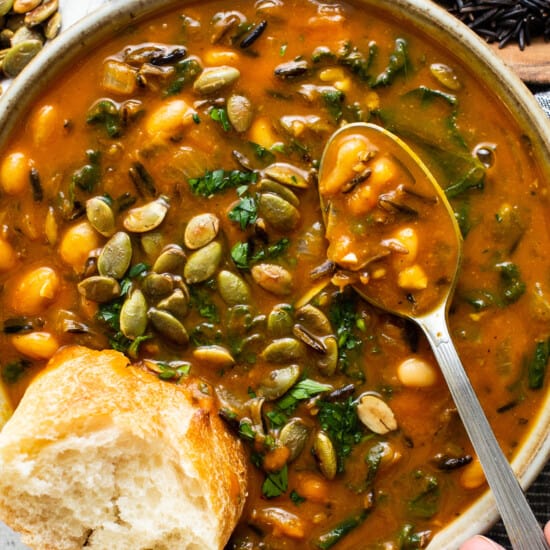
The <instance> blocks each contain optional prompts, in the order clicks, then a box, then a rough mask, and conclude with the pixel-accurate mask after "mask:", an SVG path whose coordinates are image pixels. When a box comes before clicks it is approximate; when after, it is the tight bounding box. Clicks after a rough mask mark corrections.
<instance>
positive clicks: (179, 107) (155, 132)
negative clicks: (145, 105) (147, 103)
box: [145, 99, 196, 139]
mask: <svg viewBox="0 0 550 550" xmlns="http://www.w3.org/2000/svg"><path fill="white" fill-rule="evenodd" d="M195 113H196V111H195V110H194V109H193V108H192V107H191V106H190V105H188V104H187V103H186V102H185V101H184V100H183V99H173V100H171V101H167V102H166V103H163V104H162V105H161V106H160V107H158V108H157V109H156V110H154V111H153V112H152V113H151V114H150V115H149V117H148V118H147V120H146V121H145V129H146V131H147V133H148V134H149V135H150V136H151V137H158V138H161V139H170V138H171V137H174V136H175V135H176V134H178V133H179V132H181V131H182V130H183V129H184V128H185V127H186V126H189V125H190V124H193V115H194V114H195Z"/></svg>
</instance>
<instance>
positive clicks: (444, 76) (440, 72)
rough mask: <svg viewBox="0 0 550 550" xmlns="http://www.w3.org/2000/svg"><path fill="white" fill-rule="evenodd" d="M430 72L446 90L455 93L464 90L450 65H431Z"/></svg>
mask: <svg viewBox="0 0 550 550" xmlns="http://www.w3.org/2000/svg"><path fill="white" fill-rule="evenodd" d="M430 72H431V73H432V75H433V76H434V77H435V79H436V80H437V81H438V82H439V83H440V84H443V86H445V88H448V89H449V90H453V91H455V92H456V91H457V90H460V88H462V84H461V83H460V80H459V79H458V76H457V75H456V73H455V72H454V71H453V69H452V68H451V67H449V66H448V65H445V64H444V63H432V64H431V65H430Z"/></svg>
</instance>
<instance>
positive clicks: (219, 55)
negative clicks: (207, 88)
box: [202, 48, 239, 67]
mask: <svg viewBox="0 0 550 550" xmlns="http://www.w3.org/2000/svg"><path fill="white" fill-rule="evenodd" d="M202 59H203V61H204V63H205V65H211V66H213V67H216V66H219V65H233V66H234V65H235V64H237V63H238V62H239V54H238V53H237V52H234V51H231V50H222V49H215V48H212V49H210V50H208V51H207V52H206V53H205V54H204V55H203V56H202Z"/></svg>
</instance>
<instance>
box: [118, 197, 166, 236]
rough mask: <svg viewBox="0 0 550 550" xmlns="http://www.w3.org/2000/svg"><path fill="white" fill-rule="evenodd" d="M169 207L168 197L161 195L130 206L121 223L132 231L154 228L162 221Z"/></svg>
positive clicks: (139, 231) (140, 231)
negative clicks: (146, 201) (152, 199)
mask: <svg viewBox="0 0 550 550" xmlns="http://www.w3.org/2000/svg"><path fill="white" fill-rule="evenodd" d="M169 208H170V204H169V202H168V198H167V197H164V196H161V197H159V198H158V199H156V200H154V201H151V202H149V203H147V204H144V205H143V206H138V207H137V208H132V209H131V210H130V211H128V213H127V214H126V217H125V218H124V221H123V222H122V223H123V225H124V227H125V229H127V230H128V231H131V232H132V233H145V232H147V231H151V230H153V229H156V228H157V227H158V226H159V225H160V224H161V223H162V222H163V221H164V218H165V217H166V214H167V213H168V209H169Z"/></svg>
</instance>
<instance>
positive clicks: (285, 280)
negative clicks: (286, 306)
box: [250, 264, 292, 296]
mask: <svg viewBox="0 0 550 550" xmlns="http://www.w3.org/2000/svg"><path fill="white" fill-rule="evenodd" d="M250 271H251V273H252V278H253V279H254V281H256V283H257V284H258V285H259V286H261V287H262V288H263V289H264V290H267V291H268V292H271V294H275V295H277V296H286V295H287V294H290V293H291V292H292V275H291V274H290V272H289V271H288V270H286V269H285V268H284V267H283V266H280V265H277V264H256V265H255V266H253V267H252V269H251V270H250Z"/></svg>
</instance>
